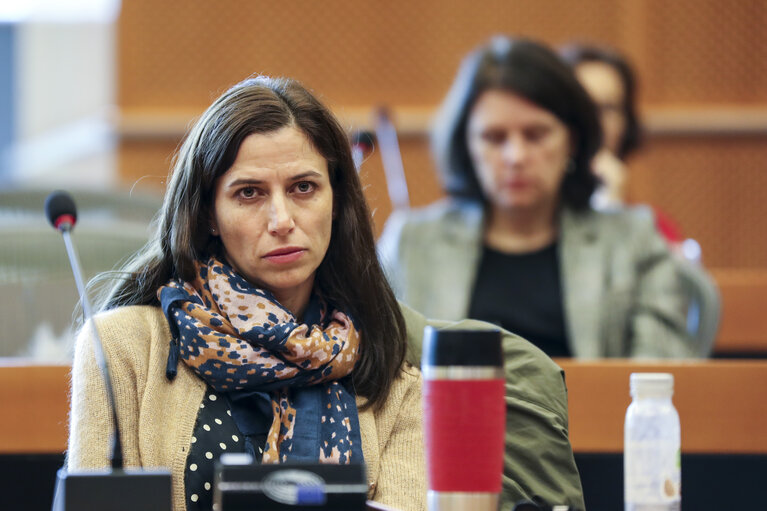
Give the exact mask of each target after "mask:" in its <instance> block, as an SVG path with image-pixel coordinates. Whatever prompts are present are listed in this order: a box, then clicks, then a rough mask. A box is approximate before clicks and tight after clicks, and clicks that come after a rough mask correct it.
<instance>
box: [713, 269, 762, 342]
mask: <svg viewBox="0 0 767 511" xmlns="http://www.w3.org/2000/svg"><path fill="white" fill-rule="evenodd" d="M711 275H712V276H713V277H714V280H716V283H717V285H718V286H719V292H720V293H721V297H722V316H721V318H722V319H721V325H720V329H719V334H718V335H717V338H716V343H715V345H714V352H715V353H718V354H728V353H759V354H765V353H767V270H758V269H756V270H736V269H729V270H727V269H720V270H711Z"/></svg>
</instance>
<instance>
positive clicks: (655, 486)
mask: <svg viewBox="0 0 767 511" xmlns="http://www.w3.org/2000/svg"><path fill="white" fill-rule="evenodd" d="M624 480H625V488H624V490H625V496H624V498H625V501H626V503H633V504H671V503H674V502H679V501H680V500H681V493H682V470H681V453H680V450H679V444H674V443H670V442H661V443H659V442H657V441H655V442H649V441H633V442H628V443H627V444H626V445H625V450H624Z"/></svg>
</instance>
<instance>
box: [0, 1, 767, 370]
mask: <svg viewBox="0 0 767 511" xmlns="http://www.w3.org/2000/svg"><path fill="white" fill-rule="evenodd" d="M765 26H767V2H763V1H761V0H739V1H738V2H722V1H718V0H676V1H674V2H667V1H665V0H643V1H636V0H582V1H579V2H564V1H554V0H538V1H535V2H532V1H510V0H489V1H482V2H477V1H469V0H460V1H459V0H456V1H450V2H444V1H437V0H421V1H419V2H406V1H403V0H392V1H388V2H375V1H373V2H352V1H350V0H336V1H330V2H327V1H326V2H318V1H309V0H294V1H291V2H273V1H265V0H249V1H247V2H243V1H241V0H216V1H215V2H214V1H210V0H186V1H184V2H183V3H178V2H157V1H150V0H127V1H125V2H120V1H119V0H66V1H62V0H58V1H55V0H24V1H22V0H2V1H0V165H1V166H0V190H2V192H3V193H0V213H1V215H0V233H2V234H0V236H2V239H3V241H2V243H1V244H0V245H2V246H1V247H0V286H3V289H5V290H4V291H2V292H3V295H4V296H3V300H4V303H5V301H9V302H13V303H12V304H11V305H13V306H14V307H15V309H12V308H11V305H9V306H7V307H6V305H3V308H5V309H7V310H13V312H12V313H7V314H5V315H4V316H3V318H4V319H3V324H4V330H6V331H5V333H3V338H2V339H1V340H2V347H1V348H0V356H8V355H18V354H26V355H29V356H44V355H40V353H41V352H45V350H42V351H41V350H40V349H39V344H40V343H43V344H44V345H45V343H46V342H47V340H46V339H43V340H41V338H45V337H46V336H47V337H49V338H52V339H54V340H55V338H57V337H59V336H66V335H67V334H66V331H65V330H66V322H67V319H69V318H71V314H72V310H73V308H74V304H75V302H76V298H75V296H76V295H75V291H74V286H73V282H72V278H71V276H69V275H68V263H67V261H66V258H65V253H64V247H63V244H62V243H61V240H60V239H58V237H57V235H56V234H55V233H54V232H53V231H52V230H50V228H48V227H47V226H45V225H44V223H45V222H44V219H43V217H42V200H43V199H44V197H45V194H46V193H47V191H49V190H50V189H53V188H57V187H66V188H69V189H72V190H73V192H74V195H75V198H76V199H78V203H80V204H82V205H81V206H80V207H81V210H82V211H81V222H80V225H78V229H77V230H76V231H75V242H76V243H81V244H82V245H78V248H79V249H80V251H81V253H82V252H87V251H88V250H90V251H91V252H95V253H97V256H93V257H92V259H93V261H92V263H89V264H85V266H86V273H88V276H92V275H93V274H95V273H96V272H97V271H103V270H104V269H109V268H111V267H113V266H114V265H115V264H117V263H118V262H119V261H120V260H121V259H122V258H124V257H125V255H126V254H127V253H128V252H130V251H132V250H135V249H137V248H138V247H140V246H141V244H142V243H143V240H144V239H145V238H146V234H147V232H148V228H149V227H148V226H149V222H150V221H151V218H152V216H153V213H154V210H155V209H156V207H157V206H158V205H159V202H160V196H161V194H162V191H163V187H164V183H165V179H166V176H167V173H168V170H169V168H170V164H171V159H172V155H173V152H174V150H175V149H176V147H177V146H178V145H179V142H180V141H181V139H182V137H183V135H184V133H185V130H186V129H187V127H188V126H189V125H190V123H191V122H193V121H194V119H195V118H196V116H198V115H199V114H201V113H202V111H203V110H204V109H205V108H206V107H207V106H208V105H209V103H210V102H211V101H212V100H213V99H214V98H215V97H216V96H218V95H219V94H220V93H221V92H223V91H224V90H225V89H226V88H228V87H229V86H230V85H232V84H234V83H236V82H238V81H239V80H241V79H243V78H245V77H247V76H249V75H251V74H254V73H260V74H269V75H280V76H290V77H293V78H296V79H298V80H300V81H301V82H302V83H304V84H305V85H307V86H308V87H309V88H310V89H312V90H313V91H314V92H315V93H316V94H317V95H318V96H319V97H320V98H321V99H323V100H324V101H325V102H326V103H327V104H328V105H329V106H331V107H332V109H333V110H334V112H335V113H336V114H337V115H338V116H339V118H340V119H341V120H342V122H343V124H344V126H345V127H347V128H348V129H349V132H350V133H353V132H355V131H356V130H361V129H369V130H372V129H373V127H374V114H375V112H376V110H377V109H378V108H379V107H386V108H388V109H389V112H390V113H391V118H392V121H393V123H394V125H395V126H396V128H397V131H398V135H399V144H400V148H401V154H402V161H403V164H404V169H405V172H406V177H407V183H408V185H409V192H410V200H411V205H413V206H419V205H423V204H427V203H430V202H432V201H434V200H436V199H437V198H439V197H440V196H441V191H440V187H439V184H438V182H437V178H436V176H435V174H434V170H433V163H432V160H431V157H430V154H429V149H428V131H429V127H430V122H431V118H432V115H433V113H434V111H435V109H436V107H437V106H438V105H439V103H440V102H441V100H442V98H443V96H444V94H445V93H446V92H447V89H448V87H449V85H450V83H451V81H452V79H453V76H454V74H455V72H456V70H457V68H458V65H459V63H460V61H461V59H462V57H463V56H464V55H465V54H466V52H468V51H469V50H471V49H472V48H474V47H475V46H476V45H477V44H479V43H481V42H483V41H485V40H486V39H487V38H488V37H489V36H491V35H493V34H496V33H508V34H514V35H519V36H528V37H532V38H535V39H539V40H542V41H544V42H547V43H549V44H551V45H552V46H555V47H556V46H558V45H560V44H563V43H566V42H572V41H580V42H587V43H596V44H604V45H609V46H612V47H614V48H616V49H618V50H619V51H621V52H623V53H624V54H626V55H627V56H628V57H629V58H630V59H631V61H632V63H633V65H634V67H635V69H636V71H637V74H638V77H639V100H640V101H639V103H640V111H641V114H642V119H643V124H644V127H645V130H646V139H645V146H644V147H643V149H642V150H640V152H639V153H638V154H637V155H636V156H634V157H633V158H632V159H631V160H630V161H629V165H630V167H631V173H630V178H629V196H630V197H631V200H632V202H646V203H650V204H653V205H654V206H657V207H659V208H660V209H662V210H663V211H665V212H666V213H668V215H669V216H671V217H673V218H674V219H675V220H676V221H677V222H678V223H679V224H680V228H681V229H682V231H683V233H684V235H685V236H686V237H690V238H694V239H696V240H697V241H698V242H699V243H700V246H701V247H702V253H703V262H704V264H705V266H706V267H707V268H709V270H710V271H711V273H712V274H713V276H714V277H715V278H716V280H717V282H718V284H719V286H720V289H721V293H722V300H723V316H722V323H721V329H720V335H719V338H718V340H717V347H716V350H717V352H718V353H720V354H727V353H742V352H745V351H748V350H749V349H752V348H753V346H754V345H756V344H758V343H760V342H761V343H763V344H762V345H761V346H762V349H764V350H765V351H767V348H764V346H765V344H764V343H765V342H767V314H765V313H764V311H763V307H762V305H761V304H762V303H764V299H765V298H767V236H764V233H765V229H764V225H765V221H766V220H765V218H767V203H765V201H764V199H763V197H764V193H765V190H767V172H766V170H767V169H765V166H766V164H767V65H765V62H767V35H765V33H764V30H763V28H764V27H765ZM361 175H362V179H363V182H364V184H365V185H366V193H367V197H368V200H369V202H370V205H371V209H373V211H374V220H375V225H376V229H377V232H380V229H381V228H382V227H383V224H384V222H385V220H386V218H387V216H388V214H389V212H390V211H391V204H390V202H389V197H388V194H387V191H386V182H385V177H384V173H383V167H382V163H381V158H380V153H379V152H377V151H374V152H373V154H372V155H371V156H369V157H368V159H367V160H366V161H365V162H364V164H363V165H362V170H361ZM23 194H26V195H23ZM19 196H21V197H22V199H18V197H19ZM14 197H15V198H14ZM104 197H106V199H104ZM25 209H26V210H27V211H26V212H25V211H24V210H25ZM115 222H117V224H115ZM20 225H21V226H22V227H21V228H20V227H19V226H20ZM41 225H42V227H40V226H41ZM115 225H119V228H115V227H114V226H115ZM45 229H47V230H45ZM37 230H40V233H39V235H37V234H36V233H37ZM43 231H44V232H43ZM33 234H34V235H33ZM115 234H121V235H122V236H115ZM35 236H37V238H35ZM78 236H79V238H78ZM111 238H119V239H115V240H114V241H110V239H111ZM88 247H90V248H88ZM43 255H45V256H47V257H42V256H43ZM38 259H46V260H45V261H42V260H41V261H38ZM19 268H22V269H23V270H21V271H20V270H19ZM20 275H23V277H24V279H23V280H24V282H21V280H22V279H21V277H20ZM30 282H32V283H31V284H30ZM54 288H55V289H54ZM67 293H69V294H67ZM41 296H43V297H47V298H50V299H53V297H54V296H55V297H56V300H57V301H56V303H57V304H58V305H53V304H50V305H45V306H44V307H43V305H41V304H42V303H43V302H41V301H40V300H41V298H40V297H41ZM56 307H58V308H59V309H60V310H59V312H58V313H57V316H56V317H55V318H54V319H51V327H50V329H49V330H46V331H44V332H42V333H41V331H40V324H41V323H42V322H41V321H40V317H41V314H40V309H41V308H44V309H45V310H46V313H47V311H48V310H49V309H51V308H56ZM6 318H10V319H6ZM11 323H12V324H13V325H15V326H17V327H18V328H17V329H16V330H13V329H11V328H10V325H11ZM27 323H30V324H33V325H34V326H35V328H34V329H32V328H31V327H30V326H28V325H27V326H24V325H26V324H27ZM6 325H8V327H6ZM30 336H32V337H34V338H35V339H36V341H35V342H33V343H32V345H31V346H32V347H31V348H30V344H29V343H27V341H26V338H28V337H30ZM35 346H37V347H35ZM47 356H49V357H53V356H55V355H54V354H52V353H51V354H49V355H47Z"/></svg>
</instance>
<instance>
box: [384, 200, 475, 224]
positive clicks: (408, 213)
mask: <svg viewBox="0 0 767 511" xmlns="http://www.w3.org/2000/svg"><path fill="white" fill-rule="evenodd" d="M482 214H483V213H482V206H481V205H480V204H478V203H476V202H473V201H466V200H456V199H442V200H440V201H437V202H434V203H432V204H429V205H428V206H423V207H420V208H414V209H408V210H399V211H393V212H392V213H391V215H389V218H388V219H387V222H386V223H387V225H389V224H401V225H404V226H408V227H411V228H414V227H415V228H417V227H419V226H423V227H425V228H433V227H434V226H435V225H436V224H446V225H453V224H455V222H459V223H471V224H474V223H477V222H481V220H482Z"/></svg>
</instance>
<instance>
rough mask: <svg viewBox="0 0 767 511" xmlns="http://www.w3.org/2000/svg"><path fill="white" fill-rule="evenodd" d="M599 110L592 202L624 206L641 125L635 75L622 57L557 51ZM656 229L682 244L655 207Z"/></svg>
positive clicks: (583, 49)
mask: <svg viewBox="0 0 767 511" xmlns="http://www.w3.org/2000/svg"><path fill="white" fill-rule="evenodd" d="M560 55H561V56H562V58H563V59H564V60H565V62H567V63H568V64H570V66H571V67H572V68H573V70H574V71H575V75H576V77H577V78H578V80H579V81H580V83H581V85H583V87H584V88H585V89H586V92H588V93H589V96H591V99H592V101H594V104H595V105H596V107H597V111H598V112H599V120H600V124H601V126H602V134H603V139H602V148H601V149H600V150H599V151H598V152H597V154H596V156H595V157H594V161H593V162H592V170H593V171H594V174H596V176H597V177H598V178H599V181H600V186H599V187H598V188H597V190H596V192H595V193H594V197H593V198H592V203H593V205H594V206H595V207H596V208H610V207H616V206H618V207H619V206H623V205H625V204H626V203H627V202H629V200H628V178H629V176H628V172H629V168H628V166H627V165H626V160H627V159H628V158H629V157H630V156H631V155H632V154H634V152H635V151H636V150H637V149H639V147H640V146H641V144H642V127H641V125H640V122H639V114H638V112H637V107H636V105H637V80H636V74H635V73H634V70H633V69H632V67H631V65H630V64H629V62H628V60H626V58H625V57H623V56H622V55H620V54H619V53H618V52H616V51H614V50H612V49H609V48H605V47H599V46H591V45H582V44H575V43H573V44H568V45H566V46H564V47H562V49H561V50H560ZM653 212H654V213H655V217H656V225H657V227H658V230H660V232H661V234H662V235H663V237H664V238H665V239H666V241H668V242H669V244H670V245H671V247H672V250H675V249H676V248H678V246H679V244H680V243H681V242H682V241H683V238H682V232H681V230H680V229H679V226H678V224H677V223H676V222H675V221H674V220H672V219H671V218H670V217H668V216H667V215H666V214H664V213H663V212H661V211H659V210H658V209H657V208H655V209H654V210H653Z"/></svg>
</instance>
